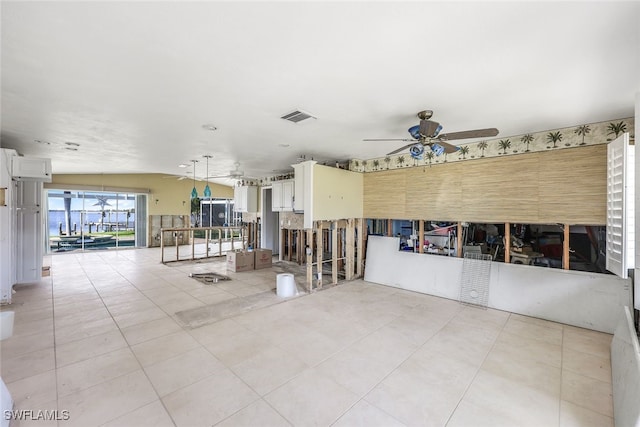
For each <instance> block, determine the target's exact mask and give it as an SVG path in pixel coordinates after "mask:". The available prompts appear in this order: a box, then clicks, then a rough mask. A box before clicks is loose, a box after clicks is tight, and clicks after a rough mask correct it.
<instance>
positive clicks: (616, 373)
mask: <svg viewBox="0 0 640 427" xmlns="http://www.w3.org/2000/svg"><path fill="white" fill-rule="evenodd" d="M617 314H618V317H619V322H618V327H617V328H616V330H615V334H614V336H613V340H612V341H611V379H612V382H613V415H614V421H615V424H616V425H617V426H640V346H639V345H638V337H637V336H636V330H635V328H634V326H633V317H632V316H631V311H630V310H629V307H624V309H623V310H619V311H618V312H617Z"/></svg>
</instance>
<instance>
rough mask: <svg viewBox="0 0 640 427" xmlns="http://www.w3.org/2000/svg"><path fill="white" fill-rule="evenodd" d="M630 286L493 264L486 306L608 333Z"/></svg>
mask: <svg viewBox="0 0 640 427" xmlns="http://www.w3.org/2000/svg"><path fill="white" fill-rule="evenodd" d="M631 286H632V284H631V281H630V280H625V279H620V278H619V277H617V276H614V275H610V274H598V273H587V272H583V271H572V270H561V269H557V268H544V267H535V266H528V265H517V264H504V263H500V262H494V263H493V264H492V267H491V282H490V287H491V290H490V294H489V306H490V307H494V308H499V309H500V310H506V311H510V312H513V313H519V314H524V315H526V316H533V317H539V318H541V319H546V320H552V321H555V322H560V323H566V324H568V325H574V326H579V327H581V328H587V329H593V330H596V331H601V332H607V333H609V334H612V333H613V331H614V330H615V328H616V325H617V323H618V314H617V313H618V312H619V310H620V309H621V308H622V307H624V306H625V305H629V304H630V303H631Z"/></svg>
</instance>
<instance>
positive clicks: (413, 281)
mask: <svg viewBox="0 0 640 427" xmlns="http://www.w3.org/2000/svg"><path fill="white" fill-rule="evenodd" d="M399 245H400V242H399V239H398V238H397V237H384V236H369V238H368V244H367V264H366V269H365V277H364V279H365V280H366V281H369V282H373V283H379V284H383V285H388V286H394V287H397V288H401V289H407V290H411V291H416V292H421V293H425V294H429V295H435V296H440V297H444V298H449V299H454V300H458V299H459V295H460V279H461V275H462V263H463V259H462V258H455V257H445V256H438V255H428V254H418V253H413V252H401V251H399V250H398V248H399ZM489 289H490V291H489V307H491V308H495V309H498V310H505V311H510V312H513V313H519V314H523V315H526V316H532V317H538V318H541V319H546V320H552V321H555V322H560V323H565V324H569V325H574V326H579V327H582V328H588V329H593V330H597V331H602V332H607V333H613V331H614V330H615V328H616V325H617V323H618V313H619V312H620V310H621V308H622V307H624V306H625V305H629V304H630V303H631V281H630V280H628V279H627V280H625V279H620V278H618V277H617V276H613V275H606V274H596V273H585V272H582V271H571V270H559V269H552V268H544V267H534V266H527V265H515V264H504V263H500V262H493V263H492V264H491V279H490V282H489Z"/></svg>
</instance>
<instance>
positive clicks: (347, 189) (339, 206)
mask: <svg viewBox="0 0 640 427" xmlns="http://www.w3.org/2000/svg"><path fill="white" fill-rule="evenodd" d="M363 185H364V178H363V174H361V173H359V172H352V171H348V170H345V169H338V168H332V167H329V166H323V165H314V166H313V220H314V221H319V220H336V219H346V218H362V212H363V211H362V207H363V194H364V187H363ZM305 213H306V212H305Z"/></svg>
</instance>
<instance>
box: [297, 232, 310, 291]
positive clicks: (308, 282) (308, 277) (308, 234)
mask: <svg viewBox="0 0 640 427" xmlns="http://www.w3.org/2000/svg"><path fill="white" fill-rule="evenodd" d="M306 234H307V244H308V245H309V251H307V249H306V247H305V248H304V249H302V250H301V251H299V252H303V253H305V252H306V256H307V287H308V289H309V292H311V291H313V229H312V228H309V229H307V233H306ZM300 235H302V233H300ZM300 240H301V241H302V239H300Z"/></svg>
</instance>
